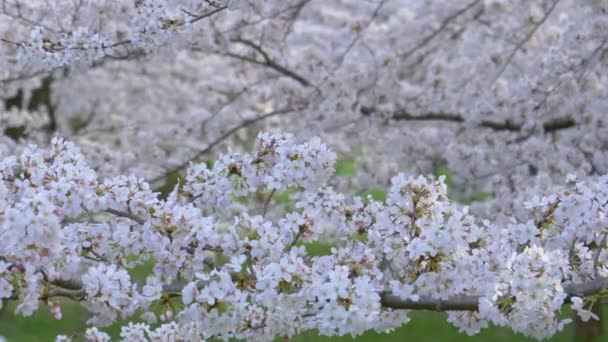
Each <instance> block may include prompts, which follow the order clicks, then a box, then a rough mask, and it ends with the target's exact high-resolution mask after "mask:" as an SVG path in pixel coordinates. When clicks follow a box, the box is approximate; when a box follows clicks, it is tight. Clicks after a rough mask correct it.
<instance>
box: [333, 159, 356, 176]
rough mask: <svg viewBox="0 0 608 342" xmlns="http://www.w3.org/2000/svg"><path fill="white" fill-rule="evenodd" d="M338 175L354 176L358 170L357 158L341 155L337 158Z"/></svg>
mask: <svg viewBox="0 0 608 342" xmlns="http://www.w3.org/2000/svg"><path fill="white" fill-rule="evenodd" d="M335 168H336V176H338V177H352V176H354V175H355V174H356V173H357V172H356V171H357V168H356V165H355V158H353V157H341V158H338V159H337V160H336V165H335Z"/></svg>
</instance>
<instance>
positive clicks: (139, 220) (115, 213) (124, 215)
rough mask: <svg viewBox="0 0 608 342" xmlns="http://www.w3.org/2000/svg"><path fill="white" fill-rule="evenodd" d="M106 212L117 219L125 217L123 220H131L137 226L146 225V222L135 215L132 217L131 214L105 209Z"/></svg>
mask: <svg viewBox="0 0 608 342" xmlns="http://www.w3.org/2000/svg"><path fill="white" fill-rule="evenodd" d="M106 212H108V213H110V214H112V215H116V216H119V217H125V218H128V219H131V220H133V221H135V222H137V223H139V224H142V225H143V224H144V223H146V221H145V220H144V219H142V218H141V217H139V216H137V215H134V214H132V213H126V212H123V211H119V210H115V209H112V208H108V209H106Z"/></svg>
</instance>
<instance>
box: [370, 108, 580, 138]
mask: <svg viewBox="0 0 608 342" xmlns="http://www.w3.org/2000/svg"><path fill="white" fill-rule="evenodd" d="M375 112H377V109H376V108H373V107H362V108H361V114H363V115H365V116H368V115H371V114H373V113H375ZM390 118H391V119H393V120H397V121H400V120H403V121H445V122H453V123H464V122H465V121H466V120H465V119H464V118H463V117H462V116H461V115H459V114H451V113H442V112H431V113H427V114H423V115H412V114H410V113H408V112H406V111H402V110H401V111H397V112H395V113H393V115H392V116H391V117H390ZM477 126H478V127H483V128H489V129H492V130H495V131H510V132H521V131H522V130H523V124H521V123H515V122H512V121H509V120H506V121H502V122H499V121H489V120H483V121H481V122H479V123H477ZM542 126H543V130H544V131H545V133H552V132H556V131H560V130H564V129H568V128H572V127H575V126H576V122H575V121H574V119H572V118H569V117H562V118H557V119H552V120H549V121H546V122H544V123H543V124H542Z"/></svg>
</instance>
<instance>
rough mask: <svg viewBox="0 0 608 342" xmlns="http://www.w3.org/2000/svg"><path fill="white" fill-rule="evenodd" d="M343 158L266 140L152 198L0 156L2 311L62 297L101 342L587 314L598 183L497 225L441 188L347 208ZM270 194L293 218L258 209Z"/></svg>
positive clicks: (601, 292)
mask: <svg viewBox="0 0 608 342" xmlns="http://www.w3.org/2000/svg"><path fill="white" fill-rule="evenodd" d="M335 158H336V155H335V153H334V152H333V151H332V150H331V149H329V148H328V147H327V146H326V145H325V144H323V143H322V142H321V141H320V140H319V139H318V138H315V139H311V140H310V141H307V142H304V143H298V142H297V141H296V140H295V139H294V138H293V137H292V136H290V135H285V134H269V133H261V134H260V135H258V137H257V139H256V146H255V151H254V152H253V153H252V154H248V153H244V154H237V153H230V154H225V155H222V156H221V157H220V158H219V159H218V161H217V162H216V163H215V164H214V165H213V166H212V167H209V166H207V165H206V164H193V165H191V166H190V168H189V170H188V172H187V176H186V179H185V181H184V182H183V183H181V184H178V185H177V186H176V187H175V188H174V190H173V191H172V192H171V193H170V194H169V195H168V196H167V197H166V198H161V197H160V194H159V193H155V192H153V191H152V190H151V189H150V185H149V184H148V183H147V182H145V181H144V180H142V179H140V178H137V177H135V176H119V177H111V178H105V179H101V178H100V177H99V176H98V175H97V174H96V172H95V171H94V170H93V169H91V168H90V167H89V166H88V164H87V163H86V161H85V158H84V156H83V155H82V153H81V152H80V150H79V149H78V148H77V147H76V145H74V144H73V143H71V142H68V141H66V140H63V139H59V138H56V139H54V140H53V141H52V144H51V146H50V148H48V149H43V148H39V147H36V146H30V147H28V148H27V149H26V150H24V151H23V153H21V154H20V155H18V156H8V157H4V158H3V159H2V160H1V161H0V172H1V180H2V181H1V182H0V223H1V225H0V239H1V240H2V241H3V242H6V243H3V244H2V246H0V299H8V300H15V301H17V302H18V306H17V308H16V314H21V315H25V316H29V315H31V314H32V313H33V312H35V311H36V310H39V309H41V307H43V306H44V305H41V304H46V306H47V307H48V308H49V310H51V312H52V313H53V314H54V316H55V317H56V318H57V319H61V318H62V315H61V303H60V302H59V301H57V298H59V297H67V298H70V299H71V300H73V301H76V302H79V303H81V304H82V306H83V307H84V308H86V309H87V310H88V311H89V312H90V314H91V318H90V319H89V321H88V323H89V324H91V325H94V326H95V327H91V328H89V329H88V330H87V331H86V332H83V333H84V336H85V338H86V339H88V340H94V341H108V340H110V336H109V335H107V334H106V333H104V332H103V331H102V330H99V329H100V328H102V327H104V326H106V325H108V324H111V323H113V322H115V321H116V320H118V319H126V320H131V321H140V322H139V323H130V324H128V325H126V326H124V327H122V330H121V334H120V338H121V339H123V340H126V341H131V340H138V341H141V340H145V341H183V340H188V341H195V340H196V341H198V340H206V339H211V338H237V339H255V340H273V339H274V338H275V337H276V336H283V337H291V336H294V335H296V334H298V333H300V332H302V331H306V330H311V329H316V330H317V331H318V332H319V333H320V334H323V335H328V336H333V335H345V334H351V335H353V336H356V335H358V334H361V333H363V332H364V331H367V330H370V329H374V330H377V331H387V330H390V329H393V328H395V327H398V326H400V325H401V324H404V323H406V322H408V321H409V317H408V312H409V310H408V309H412V310H415V309H420V308H422V309H424V308H426V309H435V310H444V311H447V312H448V321H449V322H451V323H452V324H454V325H455V326H457V327H458V328H459V329H461V330H462V331H465V332H467V333H469V334H474V333H476V332H478V331H479V330H480V329H482V328H484V327H487V326H488V324H489V323H492V324H495V325H500V326H506V327H510V328H511V329H513V330H514V331H517V332H520V333H523V334H525V335H527V336H532V337H535V338H539V339H541V338H545V337H548V336H551V335H553V334H555V333H556V332H558V331H560V330H561V329H562V328H563V327H564V325H565V324H567V323H568V322H569V320H568V319H563V318H561V317H560V316H559V311H560V308H561V307H562V306H563V305H565V304H568V303H570V304H571V305H572V308H573V309H574V310H576V311H577V312H578V313H579V315H580V316H581V318H583V319H590V318H597V317H595V316H594V315H593V313H591V312H590V311H589V308H590V305H592V304H593V302H594V301H597V300H598V299H599V298H601V297H603V296H606V295H607V293H606V288H607V283H608V280H607V279H608V249H607V248H606V237H607V236H608V229H607V227H606V221H605V217H604V212H605V210H606V209H607V208H606V206H608V196H607V195H606V194H607V193H608V177H602V178H599V179H597V180H596V181H595V182H593V183H587V182H583V181H581V180H579V179H577V178H576V177H574V176H570V177H569V178H568V179H567V182H566V185H565V186H564V187H562V188H561V189H558V190H557V191H556V192H554V193H553V194H551V195H548V196H542V197H541V196H537V197H533V198H532V199H530V200H529V201H528V202H526V204H525V206H526V207H527V208H528V209H529V213H528V217H529V219H528V220H526V221H518V220H517V219H516V218H512V220H511V223H509V224H507V225H503V224H501V223H498V222H490V221H488V220H483V219H478V218H476V217H474V216H472V215H471V214H470V213H469V212H468V208H466V207H461V206H459V205H458V204H456V203H452V202H450V200H449V199H448V196H447V187H446V185H445V182H444V179H443V177H440V178H438V179H433V177H430V178H429V177H418V178H413V177H408V176H405V175H403V174H400V175H398V176H396V177H394V178H393V179H392V182H391V187H390V191H389V193H388V197H387V199H386V201H377V200H374V199H373V198H372V197H368V198H360V197H354V198H348V196H346V195H343V194H340V193H338V192H336V191H335V190H333V189H332V188H331V186H330V185H329V182H330V180H331V175H332V173H333V169H334V161H335ZM280 191H291V192H292V195H291V196H290V201H291V206H290V209H289V210H288V211H287V212H286V213H283V212H280V211H277V212H272V213H270V212H267V209H268V206H272V205H273V203H272V202H273V196H274V195H275V193H277V192H280ZM260 194H261V195H263V196H262V198H258V197H259V196H260ZM243 199H246V200H247V201H243ZM260 202H261V203H260ZM260 204H262V206H260ZM314 243H330V244H331V246H332V247H331V250H330V251H329V252H327V253H321V254H317V253H313V252H311V250H310V248H311V244H314ZM150 263H151V264H152V265H153V267H152V270H151V272H149V273H148V274H147V276H146V278H145V279H136V278H135V277H134V276H133V272H132V271H133V269H134V268H136V267H138V266H139V267H141V266H142V265H144V264H150ZM144 322H145V323H144ZM73 337H74V336H63V335H62V336H59V337H58V338H57V340H58V341H68V340H70V339H71V338H73Z"/></svg>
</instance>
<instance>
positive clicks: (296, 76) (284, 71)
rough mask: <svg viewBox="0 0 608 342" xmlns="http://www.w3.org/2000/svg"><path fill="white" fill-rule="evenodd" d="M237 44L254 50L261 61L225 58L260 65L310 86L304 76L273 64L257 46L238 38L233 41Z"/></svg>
mask: <svg viewBox="0 0 608 342" xmlns="http://www.w3.org/2000/svg"><path fill="white" fill-rule="evenodd" d="M234 41H235V42H237V43H241V44H244V45H247V46H249V47H250V48H252V49H254V50H255V51H256V52H258V53H259V54H260V55H261V56H262V59H263V61H258V60H257V59H255V58H251V57H247V56H241V55H239V54H235V53H230V52H228V53H226V54H225V55H226V56H229V57H232V58H237V59H240V60H243V61H246V62H249V63H252V64H258V65H262V66H265V67H267V68H270V69H273V70H275V71H277V72H279V73H281V74H283V75H285V76H287V77H290V78H293V79H294V80H296V81H297V82H298V83H300V84H301V85H303V86H305V87H308V86H310V85H311V83H310V81H309V80H307V79H306V78H305V77H304V76H302V75H300V74H298V73H296V72H295V71H293V70H291V69H288V68H287V67H285V66H283V65H281V64H279V63H277V62H275V61H274V60H273V59H272V58H270V56H269V55H268V53H267V52H266V51H265V50H264V49H263V48H262V47H261V46H260V45H258V44H256V43H254V42H252V41H250V40H247V39H244V38H239V39H236V40H234Z"/></svg>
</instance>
